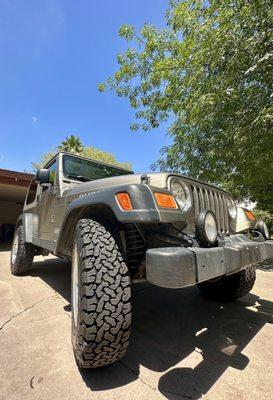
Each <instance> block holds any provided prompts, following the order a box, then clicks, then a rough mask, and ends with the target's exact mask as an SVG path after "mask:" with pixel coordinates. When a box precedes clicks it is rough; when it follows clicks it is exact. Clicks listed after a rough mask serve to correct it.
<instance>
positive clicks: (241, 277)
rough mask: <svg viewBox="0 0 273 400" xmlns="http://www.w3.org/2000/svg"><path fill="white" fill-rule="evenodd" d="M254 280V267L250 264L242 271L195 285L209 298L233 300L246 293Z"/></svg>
mask: <svg viewBox="0 0 273 400" xmlns="http://www.w3.org/2000/svg"><path fill="white" fill-rule="evenodd" d="M255 280H256V267H255V265H251V266H250V267H247V268H246V269H243V270H242V271H239V272H237V273H235V274H232V275H229V276H222V277H221V278H219V279H218V280H216V281H207V282H202V283H199V284H198V285H197V287H198V288H199V289H200V290H201V291H202V293H203V294H204V295H205V296H206V297H209V298H211V299H214V300H220V301H235V300H237V299H239V298H240V297H243V296H245V295H247V294H248V293H249V292H250V291H251V289H252V288H253V286H254V283H255Z"/></svg>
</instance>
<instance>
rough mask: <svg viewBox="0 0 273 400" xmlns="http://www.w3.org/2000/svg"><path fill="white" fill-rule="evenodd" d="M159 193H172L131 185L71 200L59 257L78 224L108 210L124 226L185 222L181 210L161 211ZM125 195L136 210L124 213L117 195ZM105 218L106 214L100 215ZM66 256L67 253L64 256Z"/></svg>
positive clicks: (57, 251) (60, 234) (87, 194)
mask: <svg viewBox="0 0 273 400" xmlns="http://www.w3.org/2000/svg"><path fill="white" fill-rule="evenodd" d="M155 191H159V192H162V193H169V191H168V190H166V189H161V188H155V187H152V186H148V185H145V184H131V185H122V186H115V187H112V188H107V189H103V190H99V191H96V192H90V193H88V192H87V193H83V194H81V195H80V197H78V198H77V199H74V200H72V201H71V202H70V203H69V205H68V207H67V210H66V213H65V216H64V219H63V223H62V226H61V228H60V233H59V238H58V241H57V246H56V253H57V254H58V253H63V251H64V250H65V252H67V244H65V243H66V242H70V240H69V239H70V238H69V235H73V234H74V227H75V225H76V223H77V221H78V220H79V219H80V218H81V217H82V216H83V215H86V214H87V211H88V216H89V217H90V218H92V215H93V214H97V213H96V210H98V209H103V207H106V208H107V209H110V210H111V212H112V213H113V214H114V216H115V219H116V220H117V221H118V222H119V223H122V224H129V223H138V224H141V223H173V222H185V224H186V219H185V216H184V214H183V212H182V211H181V210H180V208H178V209H166V208H161V207H158V205H157V204H156V202H155V198H154V195H153V193H154V192H155ZM121 192H126V193H128V194H129V196H130V199H131V203H132V207H133V210H131V211H124V210H122V209H121V207H120V206H119V204H118V202H117V200H116V197H115V196H116V194H118V193H121ZM100 217H101V218H103V213H102V215H100ZM64 254H65V253H64Z"/></svg>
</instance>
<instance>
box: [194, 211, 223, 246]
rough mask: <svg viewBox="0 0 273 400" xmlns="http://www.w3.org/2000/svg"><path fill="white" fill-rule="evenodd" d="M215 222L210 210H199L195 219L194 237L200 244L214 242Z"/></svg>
mask: <svg viewBox="0 0 273 400" xmlns="http://www.w3.org/2000/svg"><path fill="white" fill-rule="evenodd" d="M217 231H218V230H217V222H216V218H215V215H214V213H213V212H212V211H201V212H200V214H199V215H198V217H197V220H196V237H197V239H198V241H199V242H200V243H202V244H205V245H207V244H214V243H215V242H216V240H217Z"/></svg>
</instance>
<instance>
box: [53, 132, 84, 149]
mask: <svg viewBox="0 0 273 400" xmlns="http://www.w3.org/2000/svg"><path fill="white" fill-rule="evenodd" d="M83 149H84V146H83V144H82V142H81V139H80V138H79V136H75V135H70V136H69V137H67V138H66V139H65V140H64V141H63V142H62V143H61V144H60V145H59V146H57V150H58V151H68V152H70V153H74V154H81V153H82V151H83Z"/></svg>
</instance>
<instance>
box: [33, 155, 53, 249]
mask: <svg viewBox="0 0 273 400" xmlns="http://www.w3.org/2000/svg"><path fill="white" fill-rule="evenodd" d="M56 166H57V162H56V159H55V160H54V161H53V162H52V163H51V164H50V165H49V166H48V167H47V169H49V170H50V186H49V185H48V186H43V185H39V193H38V195H37V205H36V214H37V216H38V232H37V233H38V239H39V240H40V241H46V242H48V245H47V243H43V242H42V243H43V247H46V248H52V245H50V242H51V243H52V242H54V236H55V235H54V208H55V204H56V169H57V168H56ZM42 243H41V245H42Z"/></svg>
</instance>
